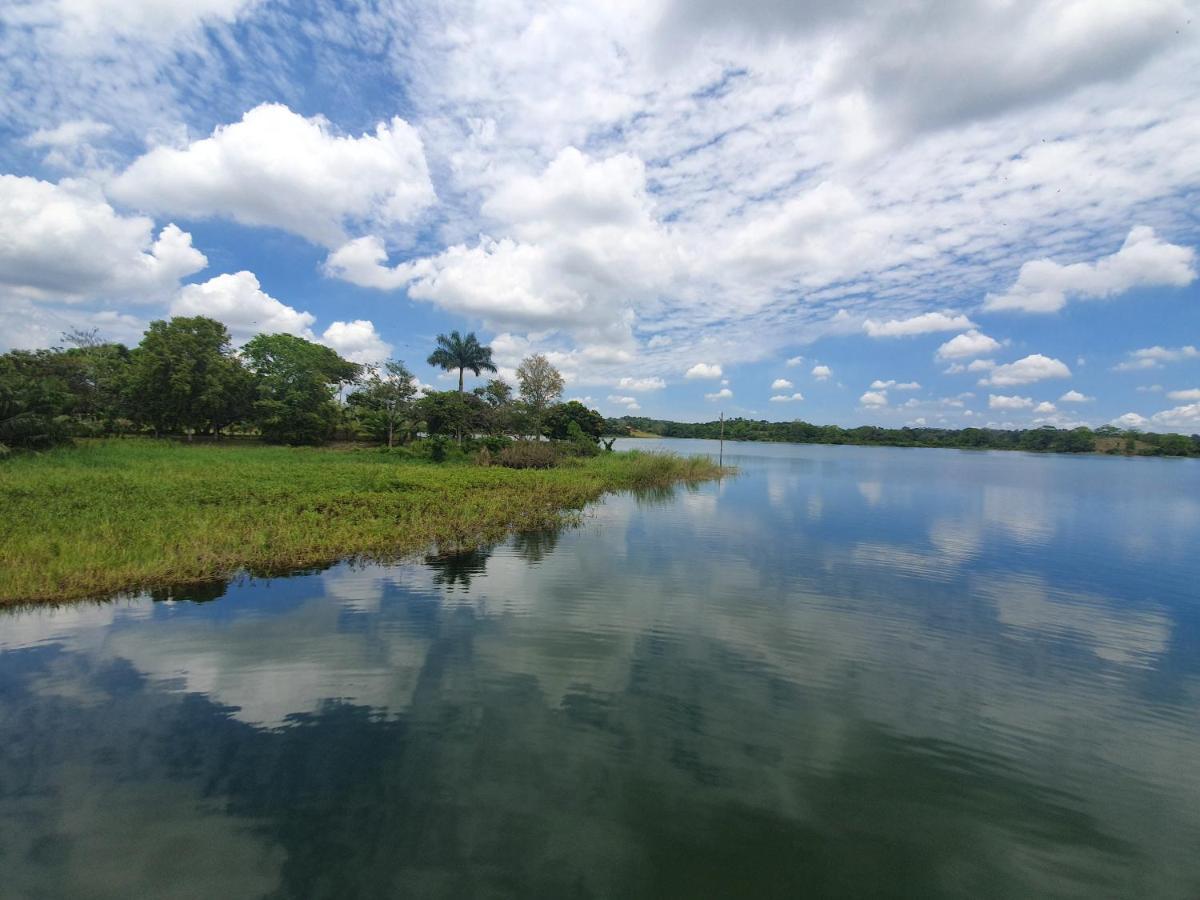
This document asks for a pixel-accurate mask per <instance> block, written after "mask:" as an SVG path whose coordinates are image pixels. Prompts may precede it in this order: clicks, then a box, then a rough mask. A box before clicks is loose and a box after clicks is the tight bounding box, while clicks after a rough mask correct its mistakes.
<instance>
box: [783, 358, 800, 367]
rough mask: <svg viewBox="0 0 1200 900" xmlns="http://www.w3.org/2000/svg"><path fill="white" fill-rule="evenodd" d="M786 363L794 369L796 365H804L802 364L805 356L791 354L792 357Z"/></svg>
mask: <svg viewBox="0 0 1200 900" xmlns="http://www.w3.org/2000/svg"><path fill="white" fill-rule="evenodd" d="M784 365H785V366H787V367H788V368H789V369H794V368H795V367H796V366H802V365H804V357H803V356H790V357H788V360H787V362H785V363H784Z"/></svg>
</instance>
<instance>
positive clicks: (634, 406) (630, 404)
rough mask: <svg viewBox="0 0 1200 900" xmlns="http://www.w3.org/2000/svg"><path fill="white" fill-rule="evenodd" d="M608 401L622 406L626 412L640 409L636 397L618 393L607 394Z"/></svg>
mask: <svg viewBox="0 0 1200 900" xmlns="http://www.w3.org/2000/svg"><path fill="white" fill-rule="evenodd" d="M608 402H609V403H615V404H616V405H617V406H624V407H625V409H626V411H627V412H636V411H637V410H639V409H641V408H642V407H641V405H640V404H639V403H638V399H637V397H623V396H620V395H618V394H609V395H608Z"/></svg>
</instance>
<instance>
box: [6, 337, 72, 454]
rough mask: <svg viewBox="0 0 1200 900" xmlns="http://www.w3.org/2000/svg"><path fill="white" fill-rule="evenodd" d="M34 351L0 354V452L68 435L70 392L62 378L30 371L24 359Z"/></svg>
mask: <svg viewBox="0 0 1200 900" xmlns="http://www.w3.org/2000/svg"><path fill="white" fill-rule="evenodd" d="M33 357H34V354H28V353H24V354H23V353H22V352H21V351H16V352H14V353H6V354H4V355H3V356H0V456H5V455H7V454H8V452H9V450H10V449H18V448H19V449H29V450H39V449H44V448H46V447H52V446H54V445H55V444H58V443H61V442H63V441H65V440H67V439H68V430H67V427H66V420H65V413H66V412H67V411H68V410H69V409H70V407H71V404H72V398H71V394H70V392H69V391H68V390H67V389H66V386H65V385H64V383H63V382H62V381H61V380H60V379H56V378H45V377H37V376H36V375H31V374H30V373H29V371H28V370H27V369H26V370H24V371H23V367H22V365H21V362H22V361H24V362H26V363H27V362H28V361H29V359H30V358H33Z"/></svg>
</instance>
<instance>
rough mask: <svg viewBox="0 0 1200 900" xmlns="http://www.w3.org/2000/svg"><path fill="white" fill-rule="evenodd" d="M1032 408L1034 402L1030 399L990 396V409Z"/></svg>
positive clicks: (999, 395) (1001, 395) (1002, 395)
mask: <svg viewBox="0 0 1200 900" xmlns="http://www.w3.org/2000/svg"><path fill="white" fill-rule="evenodd" d="M1031 406H1033V400H1032V399H1031V398H1029V397H1016V396H1011V397H1009V396H1005V395H1004V394H988V409H1029V408H1030V407H1031Z"/></svg>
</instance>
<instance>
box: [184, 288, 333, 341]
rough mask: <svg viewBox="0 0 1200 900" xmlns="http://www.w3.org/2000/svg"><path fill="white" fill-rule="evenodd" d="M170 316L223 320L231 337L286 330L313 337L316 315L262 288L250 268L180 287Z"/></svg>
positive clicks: (235, 338)
mask: <svg viewBox="0 0 1200 900" xmlns="http://www.w3.org/2000/svg"><path fill="white" fill-rule="evenodd" d="M171 315H173V316H208V317H210V318H213V319H216V320H218V321H219V322H224V323H225V325H226V326H227V327H228V328H229V332H230V334H231V335H233V339H234V341H236V342H237V343H239V344H240V343H244V342H245V341H247V340H249V339H250V338H252V337H253V336H254V335H256V334H274V333H276V332H281V331H282V332H287V333H288V334H294V335H296V336H298V337H303V338H308V339H310V340H312V339H313V333H312V324H313V322H315V321H316V316H314V315H313V314H312V313H308V312H301V311H300V310H297V309H294V308H293V307H291V306H288V305H287V304H285V303H281V302H280V301H278V300H276V299H275V298H274V297H272V296H270V295H269V294H267V293H266V292H265V291H263V290H262V288H261V286H260V285H259V283H258V278H257V277H256V276H255V275H254V273H253V272H245V271H242V272H234V273H233V274H226V275H218V276H216V277H215V278H210V279H209V280H208V281H205V282H203V283H201V284H189V285H185V286H184V287H183V288H181V289H180V291H179V294H178V295H177V296H176V297H175V299H174V300H173V301H172V302H171Z"/></svg>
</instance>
